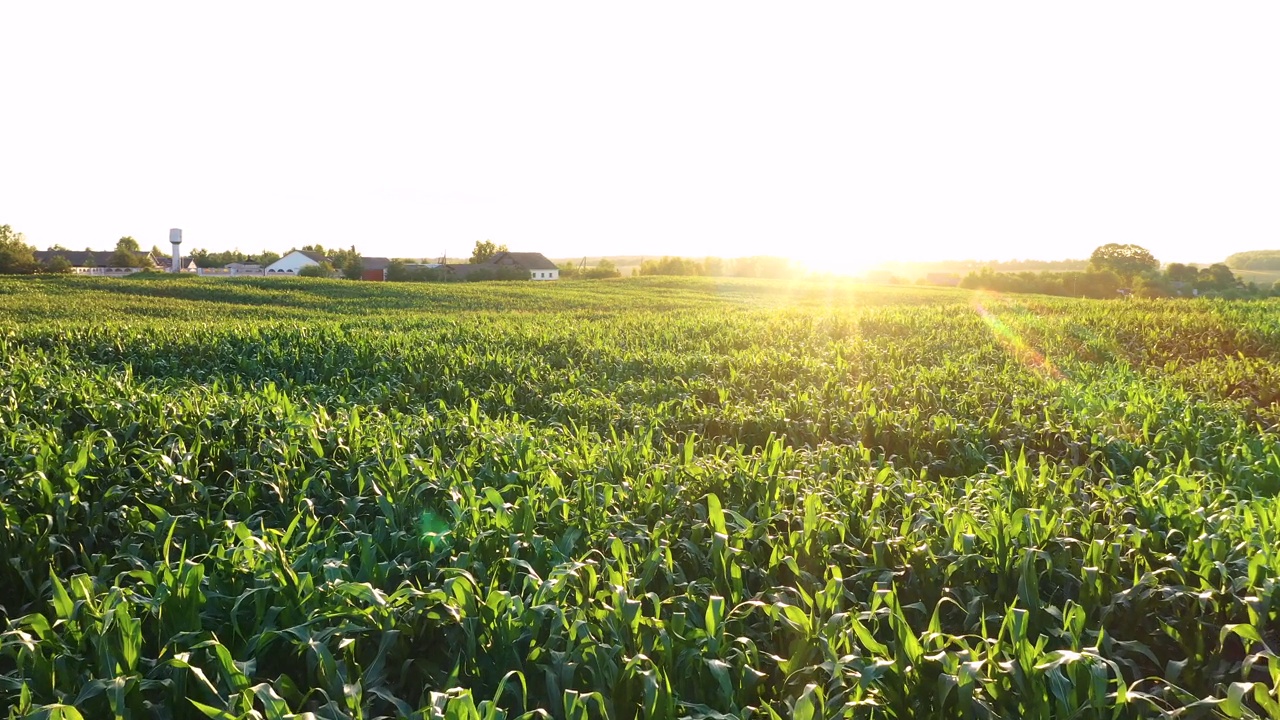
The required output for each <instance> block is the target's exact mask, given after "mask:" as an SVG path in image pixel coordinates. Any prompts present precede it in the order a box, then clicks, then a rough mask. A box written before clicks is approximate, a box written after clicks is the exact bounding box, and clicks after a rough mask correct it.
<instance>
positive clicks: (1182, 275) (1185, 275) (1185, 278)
mask: <svg viewBox="0 0 1280 720" xmlns="http://www.w3.org/2000/svg"><path fill="white" fill-rule="evenodd" d="M1164 274H1165V277H1167V278H1169V282H1176V283H1189V284H1194V283H1195V281H1196V280H1197V279H1198V278H1199V277H1200V271H1199V270H1197V269H1196V268H1194V267H1192V266H1190V265H1183V264H1182V263H1169V265H1168V267H1166V268H1165V269H1164Z"/></svg>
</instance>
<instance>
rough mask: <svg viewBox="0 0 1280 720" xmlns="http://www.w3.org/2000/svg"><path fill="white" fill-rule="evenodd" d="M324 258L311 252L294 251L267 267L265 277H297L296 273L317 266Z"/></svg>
mask: <svg viewBox="0 0 1280 720" xmlns="http://www.w3.org/2000/svg"><path fill="white" fill-rule="evenodd" d="M325 259H326V258H325V256H324V255H322V254H320V253H318V252H313V251H311V250H294V251H293V252H291V253H289V254H288V255H285V256H284V257H282V258H280V259H279V260H277V261H275V262H273V263H271V264H270V265H268V266H267V270H266V274H267V275H297V274H298V271H299V270H301V269H302V268H304V267H307V266H308V265H319V264H320V263H322V262H324V261H325Z"/></svg>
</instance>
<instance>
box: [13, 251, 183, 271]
mask: <svg viewBox="0 0 1280 720" xmlns="http://www.w3.org/2000/svg"><path fill="white" fill-rule="evenodd" d="M34 254H35V258H36V262H38V263H40V264H41V265H48V264H49V263H51V262H53V260H54V258H59V257H60V258H63V259H64V260H66V261H67V263H68V264H70V265H71V272H73V273H75V274H76V275H103V276H107V277H121V276H124V275H132V274H134V273H137V272H142V271H144V270H161V269H163V268H162V267H161V265H160V263H159V262H157V260H156V258H155V257H154V256H152V255H151V253H148V252H140V253H136V257H137V267H130V266H123V267H122V266H114V265H112V264H111V261H112V258H113V257H114V256H115V251H114V250H37V251H35V253H34Z"/></svg>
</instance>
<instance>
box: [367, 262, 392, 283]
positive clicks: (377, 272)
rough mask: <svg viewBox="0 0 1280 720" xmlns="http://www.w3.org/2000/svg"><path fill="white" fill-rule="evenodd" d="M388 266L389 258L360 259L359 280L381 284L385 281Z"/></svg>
mask: <svg viewBox="0 0 1280 720" xmlns="http://www.w3.org/2000/svg"><path fill="white" fill-rule="evenodd" d="M390 264H391V258H384V257H362V258H360V279H361V280H372V281H375V282H382V281H383V280H386V279H387V266H388V265H390Z"/></svg>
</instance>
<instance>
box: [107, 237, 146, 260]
mask: <svg viewBox="0 0 1280 720" xmlns="http://www.w3.org/2000/svg"><path fill="white" fill-rule="evenodd" d="M140 253H141V250H139V249H138V241H137V240H134V239H133V238H131V237H129V236H127V235H126V236H125V237H122V238H120V239H119V240H117V241H116V251H115V252H113V253H111V259H110V260H109V261H107V265H109V266H110V267H142V260H141V258H139V257H138V255H139V254H140Z"/></svg>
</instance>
